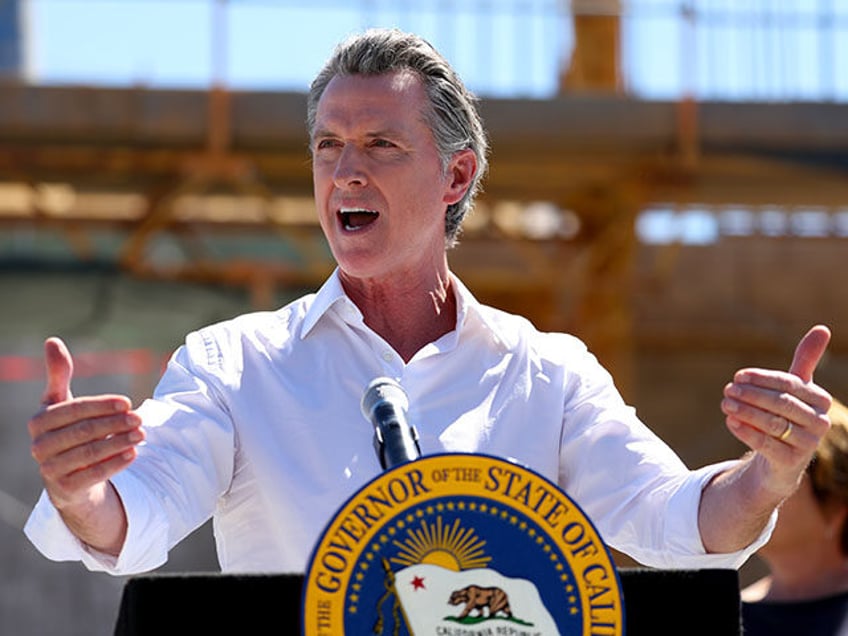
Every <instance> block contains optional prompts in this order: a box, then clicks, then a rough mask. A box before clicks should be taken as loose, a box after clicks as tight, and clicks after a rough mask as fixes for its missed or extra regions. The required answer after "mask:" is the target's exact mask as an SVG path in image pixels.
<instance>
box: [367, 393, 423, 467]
mask: <svg viewBox="0 0 848 636" xmlns="http://www.w3.org/2000/svg"><path fill="white" fill-rule="evenodd" d="M360 408H361V409H362V415H364V416H365V419H366V420H368V421H369V422H371V424H373V425H374V450H376V451H377V457H378V458H379V459H380V466H382V467H383V469H389V468H393V467H394V466H397V465H399V464H403V463H405V462H409V461H412V460H414V459H418V458H419V457H421V449H420V448H419V447H418V431H416V430H415V427H414V426H410V424H409V423H408V422H407V421H406V411H407V409H409V398H408V397H407V395H406V391H404V390H403V387H402V386H401V385H400V384H398V383H397V382H395V381H394V380H392V379H391V378H375V379H374V380H372V381H371V383H370V384H369V385H368V387H367V388H366V389H365V395H363V396H362V402H361V404H360Z"/></svg>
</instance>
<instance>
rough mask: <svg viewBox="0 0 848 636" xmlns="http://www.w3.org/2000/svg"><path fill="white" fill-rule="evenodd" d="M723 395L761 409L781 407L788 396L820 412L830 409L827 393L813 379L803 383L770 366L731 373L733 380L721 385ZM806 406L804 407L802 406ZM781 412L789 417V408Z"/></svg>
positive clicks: (798, 378) (786, 402)
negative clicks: (722, 386) (771, 368)
mask: <svg viewBox="0 0 848 636" xmlns="http://www.w3.org/2000/svg"><path fill="white" fill-rule="evenodd" d="M724 394H725V396H727V397H729V398H735V399H737V400H739V401H745V402H749V403H751V404H755V405H757V406H760V407H762V408H766V409H770V410H780V408H781V405H783V406H785V405H786V404H788V403H789V402H788V401H789V400H790V398H794V399H795V400H797V404H798V405H800V406H802V407H803V405H804V404H806V405H808V406H809V407H810V408H812V409H813V410H815V411H816V412H819V413H824V412H825V411H827V410H828V409H829V408H830V404H831V401H832V398H831V396H830V393H828V392H827V391H825V390H824V389H823V388H822V387H820V386H818V385H817V384H815V383H813V382H804V380H802V379H801V378H800V377H799V376H797V375H794V374H791V373H787V372H786V371H773V370H769V369H741V370H739V371H737V372H736V374H735V375H734V376H733V382H731V383H730V384H728V385H726V386H725V388H724ZM804 408H806V407H804ZM782 414H783V415H785V416H787V417H789V416H790V413H789V412H788V411H783V412H782Z"/></svg>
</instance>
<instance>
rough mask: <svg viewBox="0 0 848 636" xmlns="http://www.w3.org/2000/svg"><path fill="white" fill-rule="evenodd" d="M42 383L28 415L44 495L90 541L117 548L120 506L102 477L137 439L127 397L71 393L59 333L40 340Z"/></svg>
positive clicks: (130, 455)
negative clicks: (44, 383)
mask: <svg viewBox="0 0 848 636" xmlns="http://www.w3.org/2000/svg"><path fill="white" fill-rule="evenodd" d="M44 356H45V362H46V367H47V386H46V388H45V390H44V395H43V398H42V408H41V410H39V411H38V412H37V413H36V414H35V415H34V416H33V417H32V419H31V420H30V421H29V434H30V437H31V438H32V446H31V452H32V456H33V458H35V461H37V462H38V465H39V468H40V471H41V477H42V479H43V481H44V487H45V490H46V491H47V494H48V496H49V497H50V500H51V501H52V502H53V505H54V506H56V509H57V510H58V511H59V513H60V514H61V515H62V517H63V519H64V520H65V523H66V524H67V526H68V527H69V528H70V529H71V531H72V532H73V533H74V534H76V535H77V537H78V538H79V539H80V540H82V541H83V542H85V543H87V544H89V545H90V546H92V547H94V548H96V549H98V550H100V551H102V552H107V553H110V554H113V555H117V554H118V553H119V552H120V549H121V546H122V545H123V542H124V538H125V536H126V530H127V519H126V514H125V512H124V509H123V505H122V504H121V501H120V498H119V497H118V494H117V492H116V491H115V489H114V487H113V486H112V484H111V483H110V482H109V479H110V478H111V477H112V476H113V475H114V474H116V473H117V472H119V471H121V470H123V469H124V468H126V467H127V466H129V465H130V464H131V463H132V461H133V460H134V459H135V457H136V449H135V446H136V444H138V443H139V442H141V441H142V440H143V439H144V431H143V430H142V428H141V418H140V417H139V416H138V415H137V414H136V413H135V412H134V411H132V404H131V402H130V400H129V398H127V397H125V396H122V395H98V396H90V397H81V398H74V397H73V395H72V394H71V377H72V375H73V359H72V358H71V354H70V353H69V351H68V348H67V347H66V346H65V343H64V342H62V340H60V339H59V338H48V339H47V340H46V341H45V343H44Z"/></svg>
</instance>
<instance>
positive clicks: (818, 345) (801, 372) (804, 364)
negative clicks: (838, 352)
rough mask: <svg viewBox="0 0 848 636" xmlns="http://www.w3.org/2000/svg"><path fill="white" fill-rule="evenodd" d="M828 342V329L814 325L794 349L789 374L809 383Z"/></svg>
mask: <svg viewBox="0 0 848 636" xmlns="http://www.w3.org/2000/svg"><path fill="white" fill-rule="evenodd" d="M829 342H830V329H828V328H827V327H825V326H824V325H816V326H815V327H813V328H812V329H810V330H809V331H808V332H807V333H806V334H804V337H803V338H801V342H799V343H798V346H797V347H796V348H795V355H794V356H793V358H792V365H791V366H790V367H789V373H793V374H795V375H797V376H798V377H799V378H801V379H802V380H803V381H804V382H811V381H812V379H813V372H814V371H815V370H816V366H817V365H818V363H819V361H820V360H821V358H822V356H823V355H824V352H825V350H826V349H827V345H828V343H829Z"/></svg>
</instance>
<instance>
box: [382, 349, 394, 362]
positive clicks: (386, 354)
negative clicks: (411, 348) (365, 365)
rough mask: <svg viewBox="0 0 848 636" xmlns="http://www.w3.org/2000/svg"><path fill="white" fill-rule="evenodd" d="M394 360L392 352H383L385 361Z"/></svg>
mask: <svg viewBox="0 0 848 636" xmlns="http://www.w3.org/2000/svg"><path fill="white" fill-rule="evenodd" d="M393 359H394V355H392V352H391V351H388V350H387V351H384V352H383V360H385V361H386V362H391V361H392V360H393Z"/></svg>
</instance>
